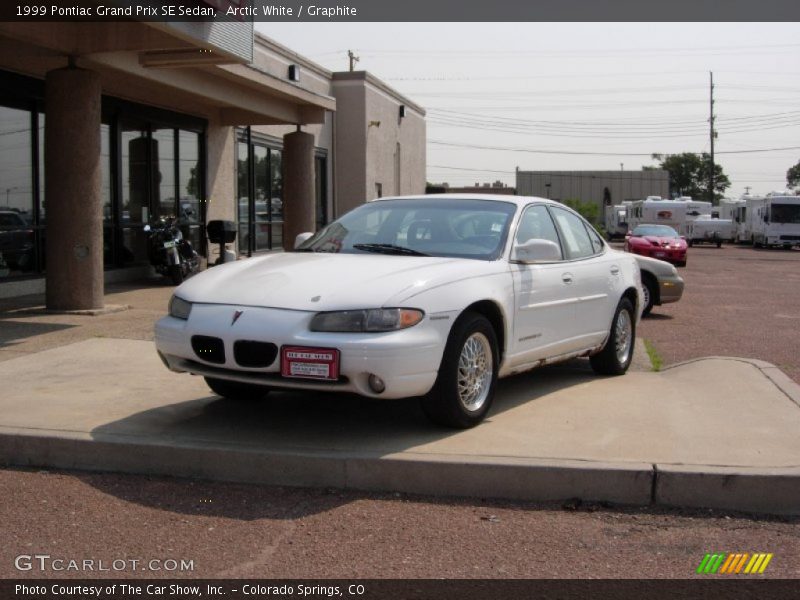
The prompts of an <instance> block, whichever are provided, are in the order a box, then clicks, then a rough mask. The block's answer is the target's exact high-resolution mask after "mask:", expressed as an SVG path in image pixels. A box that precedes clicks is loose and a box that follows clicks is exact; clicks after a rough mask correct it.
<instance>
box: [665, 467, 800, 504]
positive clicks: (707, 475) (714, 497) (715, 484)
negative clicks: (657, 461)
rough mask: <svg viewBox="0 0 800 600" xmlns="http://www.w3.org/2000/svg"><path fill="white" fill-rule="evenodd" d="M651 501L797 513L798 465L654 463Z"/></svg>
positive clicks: (799, 472)
mask: <svg viewBox="0 0 800 600" xmlns="http://www.w3.org/2000/svg"><path fill="white" fill-rule="evenodd" d="M653 500H654V502H655V503H656V504H662V505H664V506H688V507H695V508H717V509H723V510H737V511H743V512H752V513H769V514H781V515H798V514H800V467H785V468H771V469H770V468H764V467H761V468H757V469H756V468H753V469H745V468H741V467H709V466H689V465H679V466H676V465H656V478H655V493H654V498H653Z"/></svg>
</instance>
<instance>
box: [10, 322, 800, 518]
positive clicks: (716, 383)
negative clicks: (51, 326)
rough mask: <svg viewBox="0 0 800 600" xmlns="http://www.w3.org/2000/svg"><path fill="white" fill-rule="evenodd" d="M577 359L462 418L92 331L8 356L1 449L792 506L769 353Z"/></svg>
mask: <svg viewBox="0 0 800 600" xmlns="http://www.w3.org/2000/svg"><path fill="white" fill-rule="evenodd" d="M82 318H83V319H93V318H94V317H82ZM113 318H118V317H117V316H116V315H107V316H105V317H98V319H113ZM48 335H49V334H48ZM586 362H587V361H572V362H571V363H568V364H567V365H562V366H557V367H550V368H546V369H541V370H539V371H534V372H532V373H530V374H527V375H522V376H518V377H514V378H510V379H507V380H503V381H501V382H500V384H499V387H498V393H497V399H496V403H495V406H494V408H493V410H492V412H491V413H490V418H489V419H488V421H487V422H485V423H484V424H482V425H481V426H479V427H477V428H475V429H472V430H468V431H458V432H454V431H447V430H441V429H437V428H435V427H433V426H432V425H430V424H429V423H428V422H427V420H426V419H425V417H424V416H423V415H422V413H421V411H420V410H419V407H418V405H417V403H416V402H415V401H399V402H398V401H373V400H367V399H362V398H357V397H352V396H339V395H321V394H295V393H273V394H271V395H270V396H268V398H267V399H266V400H265V401H264V402H263V403H260V404H257V405H252V404H250V405H243V404H237V403H230V402H226V401H223V400H221V399H219V398H218V397H216V396H214V395H213V394H211V392H210V391H209V390H208V388H207V387H206V386H205V384H204V382H203V380H202V379H201V378H197V377H192V376H189V375H178V374H174V373H171V372H169V371H167V370H166V369H165V368H164V367H163V365H162V364H161V362H160V361H159V359H158V357H157V356H156V353H155V350H154V347H153V344H152V342H150V341H146V340H130V339H116V338H87V339H84V340H82V341H77V342H74V343H68V344H66V345H63V346H60V347H56V348H52V349H49V350H43V351H40V352H30V353H19V354H18V355H17V356H16V357H13V358H8V359H7V360H5V361H3V362H0V378H1V380H2V381H3V392H2V395H0V462H4V463H6V464H11V465H36V466H50V467H62V468H78V469H93V470H113V471H122V472H136V473H154V474H156V473H157V474H166V475H176V476H188V477H204V478H211V479H220V480H231V481H248V482H260V483H269V484H280V485H302V486H314V487H328V486H330V487H342V488H355V489H371V490H393V491H402V492H414V493H425V494H435V495H466V496H477V497H498V498H517V499H518V498H524V499H529V500H554V499H565V498H572V497H580V498H582V499H585V500H606V501H611V502H618V503H631V504H648V503H657V504H664V505H680V506H704V507H713V508H722V509H736V510H745V511H753V512H769V513H785V514H800V437H799V436H798V435H797V432H798V431H800V404H799V403H800V389H799V388H800V386H797V384H795V383H793V382H792V381H790V380H789V379H788V378H787V377H785V376H784V375H783V374H782V373H781V372H780V371H779V370H778V369H776V368H775V367H772V366H771V365H768V364H766V363H761V362H759V361H751V360H743V359H730V358H709V359H701V360H696V361H691V362H688V363H684V364H681V365H677V366H674V367H670V368H668V369H665V370H664V371H661V372H659V373H655V372H647V371H643V370H641V371H631V372H629V373H628V374H627V375H626V376H624V377H614V378H598V377H595V376H593V375H592V374H591V372H590V371H589V370H588V368H587V364H586Z"/></svg>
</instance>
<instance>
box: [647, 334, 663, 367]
mask: <svg viewBox="0 0 800 600" xmlns="http://www.w3.org/2000/svg"><path fill="white" fill-rule="evenodd" d="M644 349H645V351H646V352H647V356H648V357H649V358H650V365H651V366H652V367H653V371H660V370H661V367H663V366H664V359H663V358H661V355H660V354H659V353H658V350H656V347H655V346H654V345H653V343H652V342H651V341H650V340H645V341H644Z"/></svg>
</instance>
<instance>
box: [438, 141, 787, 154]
mask: <svg viewBox="0 0 800 600" xmlns="http://www.w3.org/2000/svg"><path fill="white" fill-rule="evenodd" d="M428 143H429V144H434V145H437V146H449V147H454V148H470V149H475V150H500V151H504V152H523V153H528V154H565V155H578V156H647V157H650V156H652V155H653V154H654V153H653V152H588V151H580V150H536V149H533V148H513V147H508V146H505V147H504V146H483V145H477V144H459V143H455V142H446V141H442V140H428ZM784 150H800V146H787V147H784V148H753V149H748V150H727V151H724V152H717V154H754V153H759V152H781V151H784ZM665 154H666V153H665ZM691 154H698V153H697V152H692V153H691Z"/></svg>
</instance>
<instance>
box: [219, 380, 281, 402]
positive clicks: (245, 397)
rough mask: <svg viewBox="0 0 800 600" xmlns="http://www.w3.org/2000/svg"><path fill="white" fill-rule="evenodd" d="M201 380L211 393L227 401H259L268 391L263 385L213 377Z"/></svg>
mask: <svg viewBox="0 0 800 600" xmlns="http://www.w3.org/2000/svg"><path fill="white" fill-rule="evenodd" d="M203 379H205V380H206V383H207V384H208V387H210V388H211V391H212V392H214V393H215V394H217V395H219V396H222V397H223V398H227V399H228V400H237V401H243V402H251V401H255V400H261V399H262V398H263V397H264V396H266V395H267V394H268V393H269V391H270V388H268V387H266V386H263V385H253V384H250V383H240V382H238V381H228V380H226V379H214V378H213V377H204V378H203Z"/></svg>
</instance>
